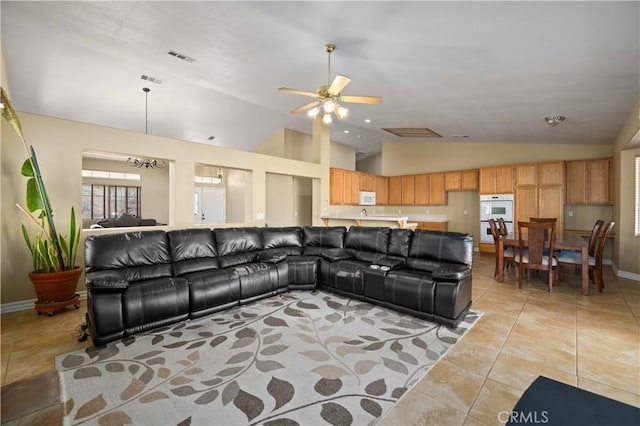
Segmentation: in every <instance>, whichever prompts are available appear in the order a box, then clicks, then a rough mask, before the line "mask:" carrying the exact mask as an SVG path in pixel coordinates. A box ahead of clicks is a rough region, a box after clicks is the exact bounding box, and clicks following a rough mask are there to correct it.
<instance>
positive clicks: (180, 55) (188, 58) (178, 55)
mask: <svg viewBox="0 0 640 426" xmlns="http://www.w3.org/2000/svg"><path fill="white" fill-rule="evenodd" d="M167 53H168V54H169V55H171V56H173V57H175V58H178V59H182V60H183V61H187V62H195V61H196V59H195V58H192V57H191V56H187V55H185V54H183V53H179V52H176V51H175V50H169V51H168V52H167Z"/></svg>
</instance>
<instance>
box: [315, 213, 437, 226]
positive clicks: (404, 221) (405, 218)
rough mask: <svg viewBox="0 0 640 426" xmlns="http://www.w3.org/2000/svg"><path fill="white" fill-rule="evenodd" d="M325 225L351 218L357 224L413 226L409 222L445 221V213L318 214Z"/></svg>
mask: <svg viewBox="0 0 640 426" xmlns="http://www.w3.org/2000/svg"><path fill="white" fill-rule="evenodd" d="M320 219H322V221H323V222H324V224H325V225H327V226H328V225H329V221H331V220H353V221H355V222H356V223H357V224H358V225H360V224H361V223H362V222H376V221H378V222H396V223H398V226H400V228H406V227H412V228H415V223H411V222H447V221H448V220H447V217H446V216H445V215H429V214H407V215H402V214H370V215H367V216H364V215H362V214H360V213H343V214H334V215H324V216H320Z"/></svg>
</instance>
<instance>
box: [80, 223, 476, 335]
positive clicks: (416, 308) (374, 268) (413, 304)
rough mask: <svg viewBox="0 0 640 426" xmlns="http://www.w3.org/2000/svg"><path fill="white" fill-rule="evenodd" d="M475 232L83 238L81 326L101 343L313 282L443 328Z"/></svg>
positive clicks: (246, 231) (467, 284) (299, 231)
mask: <svg viewBox="0 0 640 426" xmlns="http://www.w3.org/2000/svg"><path fill="white" fill-rule="evenodd" d="M472 262H473V236H472V235H470V234H462V233H457V232H435V231H424V230H417V231H411V230H406V229H391V228H384V227H358V226H352V227H351V228H349V230H348V231H347V229H346V228H345V227H338V226H335V227H320V226H317V227H315V226H305V227H282V228H255V227H247V228H220V229H213V230H210V229H205V228H197V229H184V230H174V231H168V232H165V231H160V230H153V231H141V232H127V233H121V234H109V235H92V236H89V237H88V238H87V239H86V240H85V272H86V285H87V290H88V292H87V298H88V309H87V325H88V327H89V332H90V334H91V337H92V340H93V344H94V345H96V346H101V345H104V344H105V343H107V342H110V341H112V340H116V339H120V338H123V337H126V336H130V335H133V334H136V333H139V332H142V331H146V330H150V329H153V328H157V327H161V326H164V325H167V324H171V323H175V322H179V321H183V320H186V319H189V318H197V317H200V316H203V315H208V314H210V313H213V312H218V311H221V310H224V309H228V308H230V307H233V306H237V305H240V304H245V303H250V302H252V301H255V300H258V299H261V298H264V297H269V296H273V295H276V294H279V293H283V292H286V291H289V290H314V289H317V288H320V289H324V290H328V291H331V292H335V293H338V294H341V295H344V296H348V297H351V298H356V299H361V300H366V301H368V302H371V303H375V304H378V305H382V306H387V307H389V308H392V309H395V310H398V311H401V312H406V313H409V314H411V315H414V316H417V317H419V318H423V319H427V320H433V321H437V322H439V323H442V324H445V325H447V326H450V327H457V325H458V324H459V323H460V322H461V321H462V320H464V318H465V316H466V314H467V312H468V311H469V308H470V307H471V282H472V275H471V271H472Z"/></svg>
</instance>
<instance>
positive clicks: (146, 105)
mask: <svg viewBox="0 0 640 426" xmlns="http://www.w3.org/2000/svg"><path fill="white" fill-rule="evenodd" d="M142 91H143V92H144V134H145V135H146V134H147V127H148V124H149V102H148V99H147V97H148V96H149V92H150V91H151V89H149V88H148V87H144V88H143V89H142Z"/></svg>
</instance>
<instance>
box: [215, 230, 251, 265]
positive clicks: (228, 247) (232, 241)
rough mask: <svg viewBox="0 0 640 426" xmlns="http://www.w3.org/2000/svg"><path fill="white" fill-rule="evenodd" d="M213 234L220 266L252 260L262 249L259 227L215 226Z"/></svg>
mask: <svg viewBox="0 0 640 426" xmlns="http://www.w3.org/2000/svg"><path fill="white" fill-rule="evenodd" d="M213 234H214V236H215V241H216V246H217V248H218V261H219V262H220V267H222V268H226V267H228V266H234V265H241V264H243V263H251V262H254V261H255V259H256V256H257V255H258V253H259V252H260V251H261V250H262V249H263V245H262V235H261V234H260V229H259V228H255V227H247V228H217V229H214V230H213Z"/></svg>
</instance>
